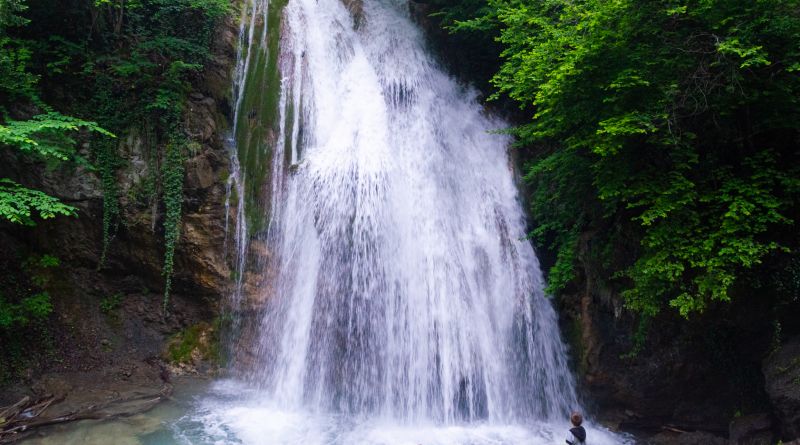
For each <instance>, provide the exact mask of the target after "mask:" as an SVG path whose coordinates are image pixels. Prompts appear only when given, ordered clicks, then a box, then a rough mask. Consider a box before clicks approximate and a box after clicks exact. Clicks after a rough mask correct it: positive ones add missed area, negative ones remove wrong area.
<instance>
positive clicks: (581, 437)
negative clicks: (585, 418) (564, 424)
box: [567, 426, 586, 445]
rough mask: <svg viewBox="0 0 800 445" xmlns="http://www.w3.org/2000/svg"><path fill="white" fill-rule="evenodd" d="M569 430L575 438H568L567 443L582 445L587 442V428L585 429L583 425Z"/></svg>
mask: <svg viewBox="0 0 800 445" xmlns="http://www.w3.org/2000/svg"><path fill="white" fill-rule="evenodd" d="M569 432H570V433H572V437H573V438H574V440H569V439H567V443H568V444H569V445H580V444H584V443H586V430H585V429H583V427H582V426H576V427H575V428H570V430H569Z"/></svg>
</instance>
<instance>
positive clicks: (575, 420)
mask: <svg viewBox="0 0 800 445" xmlns="http://www.w3.org/2000/svg"><path fill="white" fill-rule="evenodd" d="M569 420H570V422H572V424H573V425H575V426H581V424H582V423H583V416H581V413H579V412H577V411H575V412H573V413H572V415H571V416H569Z"/></svg>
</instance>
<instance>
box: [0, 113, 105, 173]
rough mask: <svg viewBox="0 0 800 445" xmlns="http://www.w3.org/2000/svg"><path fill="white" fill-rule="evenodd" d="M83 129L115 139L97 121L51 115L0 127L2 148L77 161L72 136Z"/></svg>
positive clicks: (40, 115) (60, 159)
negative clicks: (13, 148)
mask: <svg viewBox="0 0 800 445" xmlns="http://www.w3.org/2000/svg"><path fill="white" fill-rule="evenodd" d="M80 129H85V130H88V131H94V132H97V133H100V134H102V135H105V136H110V137H114V135H113V134H111V133H109V132H108V131H106V130H104V129H102V128H100V127H99V126H98V125H97V124H96V123H94V122H89V121H85V120H81V119H77V118H74V117H70V116H64V115H62V114H60V113H56V112H50V113H47V114H39V115H36V116H34V117H33V118H31V119H28V120H24V121H16V120H11V119H6V123H5V125H0V145H5V146H11V147H15V148H16V149H18V150H20V151H22V152H24V153H30V154H35V155H38V156H40V157H42V158H53V159H56V160H59V161H68V160H71V159H74V158H75V144H76V141H75V139H73V138H72V137H71V134H72V133H74V132H76V131H78V130H80Z"/></svg>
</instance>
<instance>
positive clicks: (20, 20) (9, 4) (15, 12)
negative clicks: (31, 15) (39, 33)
mask: <svg viewBox="0 0 800 445" xmlns="http://www.w3.org/2000/svg"><path fill="white" fill-rule="evenodd" d="M26 9H28V7H27V6H26V5H25V1H24V0H3V1H1V2H0V34H2V33H3V31H4V29H5V28H6V27H8V26H22V25H25V24H26V23H28V20H27V19H26V18H25V17H22V16H21V15H20V14H21V13H23V12H25V10H26Z"/></svg>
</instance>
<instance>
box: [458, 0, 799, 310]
mask: <svg viewBox="0 0 800 445" xmlns="http://www.w3.org/2000/svg"><path fill="white" fill-rule="evenodd" d="M473 3H474V2H472V3H468V2H459V3H456V4H450V5H449V6H446V7H444V10H445V15H446V16H447V17H448V19H449V20H450V21H449V25H450V26H451V28H453V29H455V30H461V31H464V30H466V31H476V30H478V31H480V30H483V31H486V32H493V33H499V38H498V41H499V42H500V43H501V44H502V45H503V52H502V54H501V57H502V65H501V67H500V69H499V71H498V72H497V74H496V75H495V76H494V78H493V84H494V86H495V87H496V89H497V94H496V95H507V96H510V97H511V98H513V99H514V100H516V101H517V102H518V103H519V104H521V106H522V107H523V109H524V110H529V112H530V113H531V114H532V118H531V119H530V121H529V122H528V123H524V124H522V125H520V126H518V127H516V128H515V129H514V133H515V134H516V135H517V136H518V138H519V142H520V144H521V145H526V146H535V147H537V148H536V150H534V152H535V155H534V157H533V159H532V160H531V162H530V163H529V165H528V167H527V168H526V173H527V176H526V178H527V179H528V181H530V183H531V184H532V190H533V191H532V215H533V218H534V220H535V229H534V233H533V234H534V235H535V236H536V237H537V239H539V240H540V241H541V242H545V243H547V244H549V245H550V246H551V247H552V248H554V250H556V251H557V261H556V264H555V266H554V267H553V268H552V270H551V271H550V277H549V280H550V286H551V290H552V291H558V290H559V289H561V288H563V287H564V286H565V285H567V284H568V283H569V282H570V281H571V280H573V279H574V277H575V275H574V274H575V272H574V269H575V265H576V260H577V255H578V254H579V251H580V248H579V246H580V244H581V243H582V242H585V243H586V244H588V246H589V247H588V249H586V250H588V251H589V254H590V255H592V256H593V257H595V259H596V260H597V261H599V262H600V263H602V264H604V265H605V268H606V272H607V275H608V277H609V280H610V281H614V282H615V283H616V285H617V286H618V288H620V289H622V290H623V295H624V297H625V299H626V302H627V305H628V307H629V308H631V309H634V310H636V311H638V312H639V313H642V314H644V315H645V316H653V315H655V314H656V313H658V312H659V311H660V310H661V309H662V308H663V307H665V306H672V307H674V308H675V309H677V310H678V311H679V312H680V313H681V314H683V315H684V316H688V315H690V314H691V313H693V312H701V311H703V310H704V309H705V308H706V307H707V306H708V305H709V304H710V302H712V301H715V300H721V301H727V300H729V299H730V297H731V292H732V289H733V287H734V286H735V285H736V283H737V279H740V278H741V277H743V276H744V273H745V271H747V270H752V269H753V268H757V267H759V266H760V265H761V264H762V263H764V262H765V261H783V262H784V263H786V262H789V263H790V264H791V267H796V265H797V264H796V263H797V260H796V259H792V258H794V255H795V249H796V248H797V245H798V239H797V223H796V217H797V211H798V205H797V204H798V196H800V195H798V191H800V149H799V148H798V147H800V146H799V145H798V143H799V142H800V43H798V42H800V2H798V1H797V0H758V1H748V2H742V1H737V0H618V1H608V0H578V1H573V0H535V1H528V0H522V1H520V0H489V1H488V3H481V4H479V5H477V6H475V5H473ZM470 5H472V6H470ZM466 6H470V7H466ZM587 239H588V242H587V241H586V240H587ZM625 240H627V242H626V241H625ZM796 284H797V283H795V285H796Z"/></svg>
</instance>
